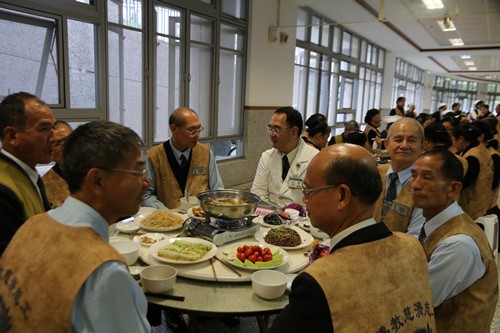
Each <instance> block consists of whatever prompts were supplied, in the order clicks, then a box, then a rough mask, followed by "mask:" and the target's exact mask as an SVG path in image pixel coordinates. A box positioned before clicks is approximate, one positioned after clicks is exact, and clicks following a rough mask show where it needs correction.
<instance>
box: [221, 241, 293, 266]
mask: <svg viewBox="0 0 500 333" xmlns="http://www.w3.org/2000/svg"><path fill="white" fill-rule="evenodd" d="M223 253H224V259H225V260H226V262H227V263H229V264H231V265H233V266H236V267H238V268H244V269H250V270H260V269H275V268H278V267H281V266H283V265H284V264H286V263H287V261H288V253H287V252H286V251H285V250H283V249H281V248H279V247H277V246H273V245H269V244H262V243H257V242H240V243H237V244H234V246H231V247H227V248H226V249H224V251H223Z"/></svg>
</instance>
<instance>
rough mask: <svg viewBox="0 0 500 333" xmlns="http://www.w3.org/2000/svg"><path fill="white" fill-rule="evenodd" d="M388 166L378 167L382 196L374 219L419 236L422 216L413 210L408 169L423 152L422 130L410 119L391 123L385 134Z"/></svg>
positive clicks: (415, 209)
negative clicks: (388, 158) (388, 159)
mask: <svg viewBox="0 0 500 333" xmlns="http://www.w3.org/2000/svg"><path fill="white" fill-rule="evenodd" d="M386 145H387V153H388V154H389V156H390V158H391V163H390V164H381V165H379V172H380V177H381V178H382V188H383V190H382V193H381V195H380V197H379V199H378V201H377V203H376V205H375V213H374V217H375V220H377V221H380V222H384V223H385V224H386V225H387V226H388V227H389V229H391V230H392V231H400V232H407V233H408V234H410V235H412V236H414V237H415V238H416V237H418V234H419V233H420V229H421V228H422V224H423V223H424V216H423V215H422V210H421V209H420V208H416V207H414V204H413V200H412V197H411V186H410V182H409V180H410V177H411V169H412V167H413V165H414V164H415V161H416V160H417V158H418V156H419V155H420V154H421V153H422V151H423V145H424V129H423V128H422V125H420V123H419V122H418V121H417V120H415V119H413V118H408V117H405V118H401V119H399V120H397V121H396V122H394V123H393V124H392V126H391V127H390V128H389V132H388V134H387V140H386Z"/></svg>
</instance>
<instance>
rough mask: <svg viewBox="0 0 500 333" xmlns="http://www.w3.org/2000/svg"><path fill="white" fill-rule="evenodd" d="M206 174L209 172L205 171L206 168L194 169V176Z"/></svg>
mask: <svg viewBox="0 0 500 333" xmlns="http://www.w3.org/2000/svg"><path fill="white" fill-rule="evenodd" d="M206 173H207V171H206V170H205V167H196V168H193V176H203V175H204V174H206Z"/></svg>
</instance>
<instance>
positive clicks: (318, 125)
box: [302, 118, 332, 150]
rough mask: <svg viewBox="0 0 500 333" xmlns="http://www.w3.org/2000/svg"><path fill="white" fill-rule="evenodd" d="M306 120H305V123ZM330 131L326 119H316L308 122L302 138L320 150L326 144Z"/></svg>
mask: <svg viewBox="0 0 500 333" xmlns="http://www.w3.org/2000/svg"><path fill="white" fill-rule="evenodd" d="M309 119H310V118H309ZM309 119H308V121H309ZM308 121H306V124H307V123H308ZM331 131H332V130H331V128H330V126H328V124H327V123H326V121H321V120H316V121H314V122H309V125H308V126H307V129H306V133H307V136H302V140H304V142H305V143H307V144H308V145H310V146H312V147H314V148H316V149H317V150H321V149H323V148H324V147H325V146H326V143H327V142H328V138H329V137H330V133H331Z"/></svg>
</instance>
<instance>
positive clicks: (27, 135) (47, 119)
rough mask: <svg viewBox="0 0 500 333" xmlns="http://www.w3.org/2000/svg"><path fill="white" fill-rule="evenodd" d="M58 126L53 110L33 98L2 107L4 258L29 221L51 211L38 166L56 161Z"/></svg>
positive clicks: (0, 227) (13, 99) (0, 232)
mask: <svg viewBox="0 0 500 333" xmlns="http://www.w3.org/2000/svg"><path fill="white" fill-rule="evenodd" d="M55 122H56V119H55V118H54V114H53V113H52V110H51V109H50V107H49V106H48V105H47V104H45V103H44V102H43V101H41V100H40V99H39V98H37V97H36V96H34V95H32V94H29V93H26V92H19V93H15V94H12V95H9V96H7V97H5V98H4V99H3V101H2V102H1V103H0V139H1V140H2V149H1V151H0V219H1V220H2V223H1V224H0V255H1V254H2V252H3V251H4V249H5V247H6V246H7V244H8V243H9V241H10V239H11V238H12V236H13V235H14V233H15V232H16V231H17V229H18V228H19V227H20V226H21V225H22V224H23V223H24V221H26V219H28V218H29V217H30V216H33V215H35V214H38V213H42V212H44V211H46V210H48V209H50V205H49V202H48V200H47V197H46V195H45V193H44V192H45V190H44V187H43V182H42V180H41V178H40V176H39V175H38V172H37V171H36V169H35V166H36V165H37V164H39V163H40V164H47V163H50V161H51V160H52V144H53V142H54V131H53V128H54V124H55Z"/></svg>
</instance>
